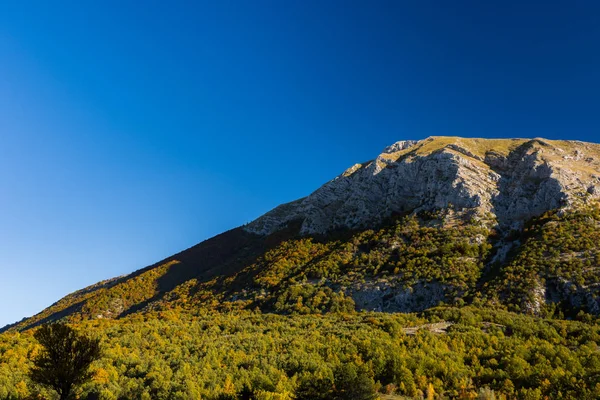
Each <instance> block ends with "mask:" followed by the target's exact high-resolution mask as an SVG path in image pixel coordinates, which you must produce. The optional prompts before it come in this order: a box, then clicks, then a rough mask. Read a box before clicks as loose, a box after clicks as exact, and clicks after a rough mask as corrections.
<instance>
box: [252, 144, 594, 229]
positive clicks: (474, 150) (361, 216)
mask: <svg viewBox="0 0 600 400" xmlns="http://www.w3.org/2000/svg"><path fill="white" fill-rule="evenodd" d="M599 196H600V145H597V144H591V143H583V142H575V141H552V140H545V139H533V140H526V139H497V140H494V139H464V138H458V137H430V138H427V139H425V140H421V141H412V140H409V141H400V142H397V143H394V144H393V145H391V146H389V147H387V148H386V149H385V150H384V151H383V152H382V153H381V154H380V155H379V156H378V157H377V158H376V159H375V160H373V161H369V162H366V163H364V164H355V165H353V166H352V167H350V168H348V169H347V170H346V171H345V172H344V173H342V174H341V175H340V176H338V177H336V178H335V179H333V180H332V181H330V182H328V183H326V184H325V185H323V186H322V187H321V188H319V189H318V190H316V191H315V192H314V193H312V194H311V195H309V196H308V197H305V198H303V199H300V200H297V201H294V202H292V203H288V204H284V205H281V206H279V207H277V208H275V209H274V210H273V211H271V212H268V213H267V214H265V215H264V216H262V217H260V218H258V219H257V220H256V221H254V222H252V223H251V224H249V225H248V226H247V227H245V229H246V230H247V231H249V232H253V233H257V234H261V235H268V234H271V233H273V232H275V231H277V230H279V229H281V228H282V227H284V226H285V225H286V224H287V223H289V222H290V221H293V220H301V221H302V228H301V233H304V234H314V233H326V232H328V231H331V230H333V229H339V228H350V229H356V228H367V227H372V226H375V225H378V224H380V223H381V222H382V221H384V220H385V219H387V218H389V217H390V216H392V215H393V214H398V213H399V214H403V213H407V212H419V211H433V210H438V209H442V208H447V207H449V206H452V207H453V210H454V211H455V212H456V214H457V215H462V216H466V217H469V218H476V219H493V220H494V221H495V222H497V224H498V225H499V226H500V227H502V228H508V227H510V228H519V227H521V226H522V225H523V223H524V222H525V221H527V220H529V219H530V218H531V217H533V216H537V215H541V214H542V213H544V212H546V211H549V210H552V209H557V208H560V207H564V206H572V205H577V204H580V203H581V202H585V201H586V200H588V199H589V198H590V197H594V198H598V197H599Z"/></svg>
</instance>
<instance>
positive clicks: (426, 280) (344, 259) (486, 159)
mask: <svg viewBox="0 0 600 400" xmlns="http://www.w3.org/2000/svg"><path fill="white" fill-rule="evenodd" d="M599 197H600V145H597V144H591V143H583V142H574V141H549V140H544V139H534V140H526V139H510V140H488V139H463V138H450V137H431V138H428V139H425V140H422V141H404V142H398V143H395V144H394V145H392V146H390V147H388V148H386V149H385V150H384V152H383V153H382V154H381V155H379V156H378V157H377V158H376V159H375V160H373V161H371V162H367V163H364V164H356V165H355V166H353V167H351V168H349V169H348V170H347V171H345V172H344V173H343V174H341V175H340V176H338V177H337V178H335V179H334V180H332V181H330V182H328V183H326V184H325V185H323V186H322V187H321V188H319V189H318V190H316V191H315V192H314V193H312V194H311V195H309V196H308V197H305V198H303V199H300V200H297V201H295V202H292V203H288V204H285V205H282V206H279V207H277V208H275V209H274V210H272V211H270V212H268V213H267V214H265V215H264V216H262V217H260V218H258V219H257V220H255V221H253V222H252V223H250V224H248V225H246V226H244V227H241V228H237V229H234V230H231V231H229V232H225V233H223V234H221V235H218V236H216V237H214V238H212V239H209V240H207V241H205V242H202V243H200V244H198V245H196V246H194V247H192V248H190V249H188V250H185V251H183V252H181V253H179V254H176V255H174V256H172V257H169V258H167V259H165V260H163V261H161V262H159V263H157V264H154V265H152V266H149V267H147V268H144V269H142V270H139V271H136V272H134V273H132V274H130V275H127V276H123V277H120V278H115V279H112V280H108V281H105V282H100V283H98V284H96V285H93V286H91V287H88V288H86V289H83V290H80V291H78V292H75V293H73V294H71V295H69V296H67V297H65V298H63V299H61V300H60V301H58V302H57V303H55V304H53V305H52V306H50V307H49V308H48V309H46V310H44V311H42V312H41V313H40V314H38V315H36V316H34V317H32V318H29V319H26V320H24V321H21V322H20V323H18V324H16V325H15V326H14V328H15V329H27V328H31V327H34V326H36V325H37V324H39V323H43V322H48V321H53V320H57V319H60V318H68V319H70V320H75V321H76V320H81V319H99V318H102V319H104V318H121V317H124V316H126V315H130V314H134V313H143V312H144V311H146V310H150V309H154V310H155V309H165V308H167V309H168V308H187V307H194V308H197V307H207V308H219V309H230V308H256V307H258V308H260V309H262V310H265V311H275V312H280V313H290V312H298V313H310V312H327V311H336V310H351V309H354V308H357V309H368V310H383V311H419V310H423V309H426V308H428V307H431V306H434V305H436V304H437V303H438V302H446V303H455V304H461V303H463V302H465V301H466V302H472V301H476V302H488V303H490V304H495V305H496V306H498V305H500V306H503V307H508V308H511V309H515V310H520V311H524V312H529V313H542V312H550V311H548V310H554V311H556V312H558V311H560V312H563V311H566V312H576V311H578V310H580V309H582V310H585V311H589V312H592V313H598V312H599V311H600V307H598V301H597V299H596V290H597V286H596V285H597V282H596V278H595V277H596V276H597V268H598V263H599V261H600V256H599V255H598V250H597V248H596V246H594V245H592V246H590V243H594V240H597V239H600V234H599V232H600V216H599V213H598V208H597V205H596V204H597V200H598V198H599ZM550 234H555V236H554V237H549V235H550ZM595 243H598V242H597V241H596V242H595ZM525 278H527V279H525ZM554 311H552V312H554Z"/></svg>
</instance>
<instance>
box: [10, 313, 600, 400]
mask: <svg viewBox="0 0 600 400" xmlns="http://www.w3.org/2000/svg"><path fill="white" fill-rule="evenodd" d="M580 317H581V318H580V319H583V320H584V321H575V320H573V321H566V320H557V319H544V318H539V317H532V316H526V315H521V314H515V313H511V312H507V311H501V310H491V309H485V308H476V307H472V306H467V307H463V308H453V307H436V308H433V309H430V310H428V311H426V312H424V313H422V314H420V315H416V314H389V313H372V312H355V313H344V312H335V313H334V312H331V313H328V314H326V315H299V314H296V315H277V314H263V313H261V312H260V311H254V312H251V311H241V312H230V313H216V312H208V311H207V312H198V313H195V314H190V313H181V312H179V313H178V312H173V311H163V312H158V313H147V314H143V315H133V316H130V317H128V318H125V319H122V320H119V321H111V320H94V321H86V322H83V323H80V324H77V325H75V327H76V328H77V329H78V330H80V331H83V332H86V334H88V335H91V336H93V337H97V338H100V339H101V343H102V349H103V357H102V358H101V359H100V361H98V362H96V363H94V364H93V379H92V381H91V382H89V383H87V384H86V385H84V386H83V387H82V388H81V390H80V392H79V393H78V398H80V399H103V400H105V399H165V400H167V399H182V400H183V399H215V400H217V399H241V398H248V399H336V398H339V399H344V398H345V399H374V398H377V397H378V396H381V398H386V399H402V398H410V399H412V398H417V399H419V398H427V399H441V398H456V399H513V398H515V399H544V398H547V399H596V398H598V397H599V396H600V352H599V351H598V343H600V329H599V327H598V325H597V324H596V323H595V320H593V319H592V317H590V316H589V315H585V316H584V315H580ZM429 324H433V325H429ZM437 325H439V326H441V327H442V329H440V330H438V331H436V330H435V329H431V328H432V327H435V326H437ZM37 351H39V345H38V344H37V343H36V342H35V340H34V339H33V337H32V331H31V330H30V331H26V332H21V333H19V332H7V333H4V334H2V335H0V398H1V399H15V400H16V399H35V398H46V399H52V398H53V397H52V394H51V393H50V392H48V391H45V390H44V389H43V388H40V387H37V386H36V385H34V384H33V383H32V382H31V381H30V380H29V378H28V375H27V370H28V368H29V367H30V358H31V357H32V355H34V354H35V353H36V352H37ZM348 393H354V394H353V395H351V396H348Z"/></svg>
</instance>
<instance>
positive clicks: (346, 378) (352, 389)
mask: <svg viewBox="0 0 600 400" xmlns="http://www.w3.org/2000/svg"><path fill="white" fill-rule="evenodd" d="M334 377H335V378H334V385H335V389H334V391H333V395H332V396H331V398H332V399H335V400H346V399H354V400H374V399H376V398H377V394H376V392H375V382H373V375H372V373H371V372H370V370H369V368H368V367H367V366H366V365H364V364H363V365H361V366H357V365H355V364H343V365H341V366H340V367H338V368H337V369H336V370H335V372H334Z"/></svg>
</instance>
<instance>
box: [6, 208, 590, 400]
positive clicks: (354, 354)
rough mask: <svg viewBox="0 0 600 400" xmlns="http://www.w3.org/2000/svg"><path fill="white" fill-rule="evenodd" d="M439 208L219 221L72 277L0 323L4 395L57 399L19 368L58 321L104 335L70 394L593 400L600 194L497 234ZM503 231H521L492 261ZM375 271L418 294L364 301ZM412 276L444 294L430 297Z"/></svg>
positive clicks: (221, 399) (223, 399) (378, 277)
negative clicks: (134, 266)
mask: <svg viewBox="0 0 600 400" xmlns="http://www.w3.org/2000/svg"><path fill="white" fill-rule="evenodd" d="M445 218H447V215H445V214H444V213H443V212H440V213H428V214H418V215H412V216H400V217H398V218H395V219H393V220H392V221H390V222H389V223H387V224H385V225H384V226H382V227H381V228H379V229H377V230H364V231H359V232H356V231H355V232H348V231H346V232H334V233H332V234H330V235H328V236H327V237H301V236H298V235H297V234H295V233H294V232H293V230H291V231H290V232H291V233H290V232H282V233H278V235H279V236H278V237H270V238H267V239H266V240H263V241H258V239H256V238H255V237H252V236H248V235H246V234H243V233H240V231H231V232H229V233H226V234H224V235H223V236H221V237H217V238H216V239H214V240H213V239H211V240H209V241H207V242H204V243H203V244H200V245H198V246H197V247H195V248H192V249H189V250H187V251H185V252H183V253H180V254H179V255H177V256H174V257H172V258H171V259H168V260H165V261H164V262H161V263H158V264H156V265H155V266H151V267H149V268H146V269H144V270H140V271H138V272H136V273H134V274H131V275H129V276H126V277H123V278H119V279H115V280H111V281H106V282H101V283H99V284H97V285H95V286H92V287H90V288H87V289H84V290H81V291H79V292H76V293H74V294H72V295H70V296H67V297H65V298H64V299H62V300H60V301H59V302H57V303H55V304H54V305H53V306H51V307H50V308H48V309H46V310H44V311H43V312H42V313H40V314H38V315H37V316H35V317H33V318H31V319H28V320H25V321H22V322H20V323H18V324H16V325H14V326H12V327H8V329H5V331H4V332H3V333H1V334H0V399H1V400H9V399H10V400H20V399H47V400H50V399H55V398H56V397H53V396H55V395H54V394H53V393H52V392H51V391H49V390H48V389H47V388H43V387H40V386H37V384H35V383H34V382H33V381H31V380H30V378H29V374H28V371H29V369H30V368H31V365H32V362H31V360H32V358H34V357H35V356H36V354H39V352H40V345H39V343H37V342H36V340H35V339H34V337H33V333H34V332H35V331H36V329H38V327H39V326H40V325H41V324H44V323H52V322H55V321H65V322H67V323H70V324H71V326H73V327H74V328H75V329H77V330H78V331H80V332H82V333H84V334H85V335H88V336H90V337H93V338H97V339H99V340H100V343H101V346H102V357H101V359H100V360H98V361H96V362H94V363H93V364H92V372H93V374H92V379H91V381H89V382H87V383H86V384H84V385H83V386H81V387H80V388H79V391H78V392H77V398H79V399H90V400H91V399H102V400H108V399H114V400H117V399H119V400H126V399H128V400H129V399H159V400H160V399H165V400H166V399H213V400H227V399H265V400H266V399H280V400H284V399H297V400H310V399H312V400H319V399H356V400H361V399H376V398H381V399H387V400H393V399H488V400H491V399H597V398H600V352H599V349H598V344H599V343H600V342H599V341H600V336H599V335H600V329H599V328H600V325H598V323H597V322H598V321H597V315H598V314H599V313H598V298H597V296H598V295H597V292H598V291H597V289H596V288H597V287H598V284H599V283H600V282H599V281H598V276H600V275H599V274H598V268H599V266H600V249H599V248H598V243H600V209H599V208H598V207H597V206H590V207H587V208H583V209H580V210H577V211H573V212H568V213H559V212H549V213H546V214H544V215H542V216H540V217H539V218H536V219H534V220H532V221H530V222H529V223H528V224H527V225H526V226H525V228H524V229H523V230H521V231H515V232H512V233H510V235H511V236H509V237H506V236H504V237H502V238H501V237H500V234H499V233H498V232H496V231H495V230H494V229H493V228H490V226H491V224H490V222H489V221H486V220H473V221H469V222H468V223H455V224H448V223H445V224H442V223H440V221H444V219H445ZM261 240H262V239H261ZM502 240H505V241H510V242H511V243H517V244H518V245H513V246H512V247H510V250H509V252H508V253H507V255H506V258H505V259H504V261H502V262H493V260H494V259H495V256H496V255H497V253H498V248H499V243H501V241H502ZM198 260H200V261H198ZM224 271H226V273H225V272H224ZM375 284H376V285H380V287H384V288H389V287H391V288H392V289H390V290H392V292H391V293H393V294H394V293H404V292H402V291H409V292H407V293H411V292H410V290H415V293H414V295H415V297H418V298H419V299H420V300H418V301H423V303H422V305H420V303H419V302H418V301H417V302H416V303H411V304H413V306H414V307H415V308H416V310H413V312H409V313H400V312H376V311H372V310H366V309H364V308H362V307H360V304H359V303H358V302H357V301H356V298H355V297H353V292H352V290H354V289H353V288H356V287H373V285H375ZM369 285H371V286H369ZM386 285H387V286H386ZM419 285H421V286H419ZM424 285H438V286H439V287H441V288H443V297H442V298H440V299H439V301H437V300H436V304H434V305H432V304H431V302H429V303H428V301H430V300H431V299H428V298H427V295H426V294H425V295H418V294H417V293H416V291H417V290H418V289H415V288H419V287H424ZM378 289H379V287H378ZM394 290H396V291H400V292H393V291H394ZM419 296H420V297H419ZM419 308H420V309H419Z"/></svg>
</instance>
